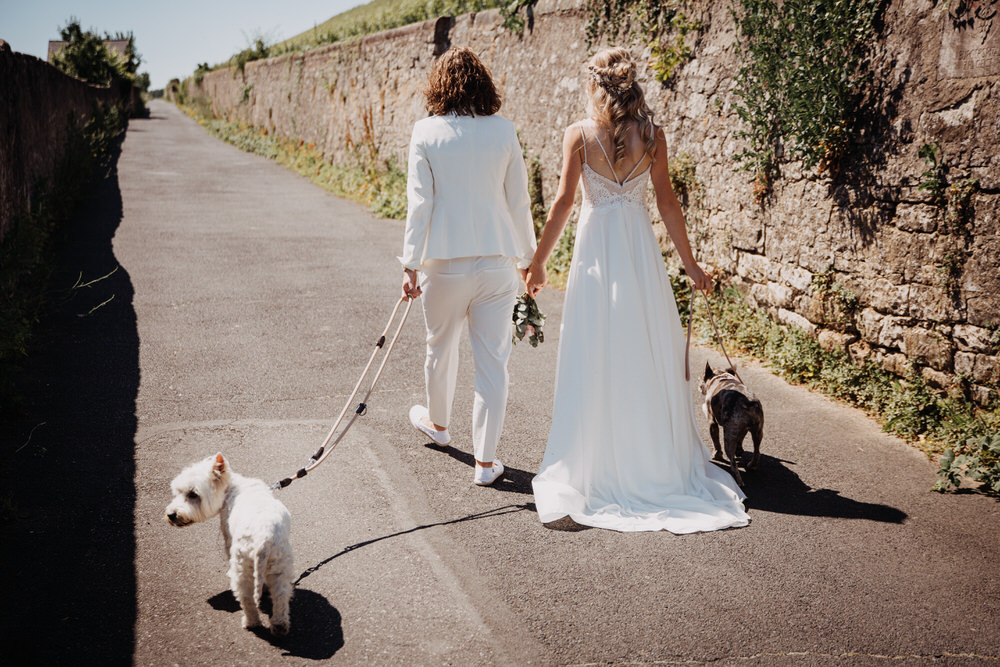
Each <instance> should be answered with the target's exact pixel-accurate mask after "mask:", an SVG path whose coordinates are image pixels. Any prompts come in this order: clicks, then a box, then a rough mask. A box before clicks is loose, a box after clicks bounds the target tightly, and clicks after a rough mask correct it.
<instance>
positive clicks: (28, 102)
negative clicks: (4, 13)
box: [0, 40, 121, 241]
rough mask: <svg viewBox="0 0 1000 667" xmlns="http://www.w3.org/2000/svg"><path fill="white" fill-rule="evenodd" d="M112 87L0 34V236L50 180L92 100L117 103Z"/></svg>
mask: <svg viewBox="0 0 1000 667" xmlns="http://www.w3.org/2000/svg"><path fill="white" fill-rule="evenodd" d="M120 101H121V100H120V97H119V93H118V91H116V90H113V89H112V88H109V87H99V86H91V85H88V84H87V83H84V82H83V81H80V80H79V79H74V78H73V77H71V76H67V75H66V74H64V73H62V72H61V71H59V70H57V69H56V68H55V67H53V66H51V65H49V64H48V63H46V62H45V61H43V60H39V59H38V58H35V57H34V56H29V55H26V54H23V53H15V52H13V51H12V50H11V48H10V45H9V44H7V43H6V42H5V41H3V40H0V241H2V240H3V238H4V237H5V236H6V234H7V232H8V231H10V229H11V228H12V226H13V224H14V220H15V218H16V217H18V216H20V215H23V214H24V213H25V212H26V211H28V210H29V209H30V208H31V205H32V202H33V200H34V199H35V198H36V197H38V196H39V195H40V194H41V193H40V192H39V191H38V190H39V188H45V187H47V186H48V185H50V184H51V183H52V181H53V177H54V175H55V170H56V167H57V165H58V164H59V161H60V159H61V158H62V156H63V154H64V151H65V147H66V144H67V141H68V137H69V133H70V132H72V131H73V130H74V128H75V129H80V128H82V127H83V124H84V123H85V122H86V120H87V119H88V118H90V116H91V115H92V114H93V111H94V105H95V104H96V103H98V102H101V103H104V104H110V103H119V102H120Z"/></svg>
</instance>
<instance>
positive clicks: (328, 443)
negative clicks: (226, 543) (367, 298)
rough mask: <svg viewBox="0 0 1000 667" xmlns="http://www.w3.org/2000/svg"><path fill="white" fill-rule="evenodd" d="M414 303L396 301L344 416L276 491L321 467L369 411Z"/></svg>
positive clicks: (343, 412)
mask: <svg viewBox="0 0 1000 667" xmlns="http://www.w3.org/2000/svg"><path fill="white" fill-rule="evenodd" d="M404 301H405V302H406V310H404V311H403V318H402V319H401V320H400V321H399V325H398V326H397V327H396V332H395V333H394V334H393V336H392V340H391V341H389V347H387V348H385V356H384V357H382V363H381V364H379V367H378V371H377V372H376V373H375V377H374V378H372V383H371V386H370V387H368V393H367V394H365V397H364V399H362V401H361V402H360V403H358V407H357V408H356V409H355V410H354V414H353V415H351V418H350V420H349V421H348V422H347V425H346V426H344V428H343V430H342V431H340V433H339V434H338V433H337V429H338V428H339V427H340V424H341V422H343V421H344V415H346V414H347V409H348V408H349V407H350V406H351V403H352V402H353V401H354V397H355V396H357V394H358V389H360V388H361V385H362V383H363V382H364V380H365V378H366V377H368V371H369V370H371V367H372V364H373V363H375V357H376V356H377V355H378V352H379V350H381V349H382V348H383V346H384V345H385V337H386V334H388V333H389V329H390V328H392V323H393V322H394V321H395V320H396V314H397V313H398V312H399V307H400V306H402V305H403V302H404ZM412 306H413V299H407V298H406V297H400V298H399V301H397V302H396V307H395V308H393V309H392V315H390V316H389V322H388V323H386V325H385V329H384V330H383V331H382V335H381V336H379V339H378V342H377V343H375V349H374V350H372V355H371V357H370V358H369V359H368V365H367V366H365V370H364V372H363V373H362V374H361V377H360V378H358V382H357V384H355V385H354V391H352V392H351V395H350V396H349V397H348V398H347V402H346V403H345V404H344V409H343V410H341V412H340V416H339V417H337V421H336V422H334V424H333V427H331V428H330V432H329V433H328V434H327V436H326V440H324V441H323V444H322V445H321V446H320V448H319V449H318V450H316V453H315V454H313V455H312V457H311V458H310V459H309V463H307V464H306V466H305V467H304V468H300V469H299V471H298V472H296V473H295V476H294V477H286V478H284V479H282V480H278V481H277V482H275V483H274V484H272V485H271V489H272V490H275V489H283V488H285V487H286V486H288V485H289V484H291V483H292V482H294V481H295V480H296V479H299V478H301V477H305V476H306V475H308V474H309V473H310V472H311V471H313V470H315V469H316V468H317V467H319V465H320V464H321V463H323V461H325V460H326V457H327V456H329V455H330V452H332V451H333V450H334V448H335V447H336V446H337V444H339V443H340V441H341V440H343V438H344V435H346V434H347V431H348V430H350V428H351V426H352V425H353V424H354V422H355V420H357V418H358V417H360V416H361V415H363V414H365V412H367V411H368V399H369V398H370V397H371V395H372V392H373V391H375V385H376V384H377V383H378V380H379V378H380V377H382V371H383V369H385V363H386V362H387V361H389V355H390V354H392V348H393V347H395V345H396V341H397V340H398V339H399V332H400V331H402V330H403V324H405V323H406V318H407V317H408V316H409V314H410V308H411V307H412ZM334 436H336V437H334Z"/></svg>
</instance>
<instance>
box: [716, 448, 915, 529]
mask: <svg viewBox="0 0 1000 667" xmlns="http://www.w3.org/2000/svg"><path fill="white" fill-rule="evenodd" d="M786 463H788V464H791V465H795V464H794V463H793V462H791V461H783V460H781V459H778V458H774V457H773V456H767V455H766V454H762V455H761V457H760V467H759V468H758V469H757V470H753V471H750V472H747V473H744V474H743V481H744V482H745V483H746V488H745V489H744V491H746V494H747V500H746V506H747V509H750V510H761V511H764V512H776V513H778V514H797V515H800V516H828V517H834V518H837V519H867V520H869V521H880V522H883V523H903V521H905V520H906V512H903V511H902V510H898V509H896V508H895V507H890V506H888V505H879V504H877V503H864V502H860V501H857V500H852V499H850V498H845V497H843V496H841V495H840V492H839V491H836V490H834V489H813V488H811V487H809V486H808V485H807V484H806V483H805V482H803V481H802V479H801V478H799V476H798V475H796V474H795V473H794V472H792V470H791V469H789V468H788V467H787V466H786V465H785V464H786ZM726 470H727V471H728V468H726Z"/></svg>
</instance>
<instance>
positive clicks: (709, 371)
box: [705, 361, 715, 380]
mask: <svg viewBox="0 0 1000 667" xmlns="http://www.w3.org/2000/svg"><path fill="white" fill-rule="evenodd" d="M713 377H715V373H713V372H712V367H711V366H709V365H708V362H707V361H706V362H705V379H706V380H708V379H711V378H713Z"/></svg>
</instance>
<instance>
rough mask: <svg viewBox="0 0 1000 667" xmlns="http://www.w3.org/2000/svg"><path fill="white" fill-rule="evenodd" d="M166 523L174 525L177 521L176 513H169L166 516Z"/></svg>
mask: <svg viewBox="0 0 1000 667" xmlns="http://www.w3.org/2000/svg"><path fill="white" fill-rule="evenodd" d="M167 521H169V522H170V523H175V522H176V521H177V512H171V513H170V514H168V515H167Z"/></svg>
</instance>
